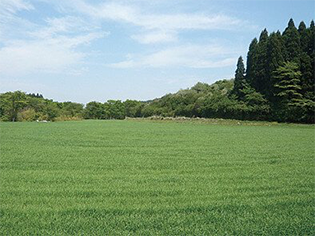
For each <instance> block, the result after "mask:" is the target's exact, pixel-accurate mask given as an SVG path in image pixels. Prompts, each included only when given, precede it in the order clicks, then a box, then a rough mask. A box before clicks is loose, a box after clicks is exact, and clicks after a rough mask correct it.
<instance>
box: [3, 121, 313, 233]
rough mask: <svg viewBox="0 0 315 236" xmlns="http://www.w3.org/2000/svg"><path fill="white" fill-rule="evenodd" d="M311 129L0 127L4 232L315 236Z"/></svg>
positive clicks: (148, 124)
mask: <svg viewBox="0 0 315 236" xmlns="http://www.w3.org/2000/svg"><path fill="white" fill-rule="evenodd" d="M314 143H315V128H314V126H308V125H271V126H268V125H265V124H262V125H258V126H249V125H233V124H231V125H215V124H202V123H196V122H181V123H178V122H153V121H128V120H127V121H77V122H55V123H0V235H34V234H41V235H79V234H81V235H127V234H131V235H184V234H185V235H215V234H218V235H226V234H228V235H231V234H234V235H315V228H314V222H315V211H314V209H315V178H314V174H315V157H314V154H315V149H314Z"/></svg>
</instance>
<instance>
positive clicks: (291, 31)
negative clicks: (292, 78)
mask: <svg viewBox="0 0 315 236" xmlns="http://www.w3.org/2000/svg"><path fill="white" fill-rule="evenodd" d="M282 36H283V40H284V45H285V52H286V55H285V60H286V61H294V62H296V63H298V62H299V55H300V53H301V45H300V36H299V32H298V30H297V28H296V27H295V25H294V21H293V19H290V21H289V23H288V27H287V28H286V29H285V30H284V32H283V34H282Z"/></svg>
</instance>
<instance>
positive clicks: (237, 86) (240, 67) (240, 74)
mask: <svg viewBox="0 0 315 236" xmlns="http://www.w3.org/2000/svg"><path fill="white" fill-rule="evenodd" d="M245 85H246V80H245V66H244V62H243V58H242V57H239V58H238V61H237V66H236V71H235V79H234V88H233V90H232V94H235V95H236V96H237V98H239V99H240V100H242V99H243V93H241V91H242V90H243V88H244V87H245Z"/></svg>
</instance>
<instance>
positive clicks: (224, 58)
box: [108, 45, 237, 68]
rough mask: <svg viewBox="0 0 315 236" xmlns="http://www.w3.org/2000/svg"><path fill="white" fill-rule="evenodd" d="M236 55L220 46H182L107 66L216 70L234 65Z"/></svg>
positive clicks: (130, 56) (130, 57) (133, 56)
mask: <svg viewBox="0 0 315 236" xmlns="http://www.w3.org/2000/svg"><path fill="white" fill-rule="evenodd" d="M236 53H237V52H235V51H233V50H227V49H226V48H225V47H223V46H220V45H182V46H177V47H171V48H167V49H164V50H161V51H158V52H154V53H151V54H147V55H129V56H128V58H127V60H125V61H122V62H118V63H113V64H110V65H108V66H110V67H114V68H136V67H154V68H160V67H189V68H217V67H226V66H231V65H234V64H235V58H236V55H237V54H236Z"/></svg>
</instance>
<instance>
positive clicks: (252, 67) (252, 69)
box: [245, 38, 258, 85]
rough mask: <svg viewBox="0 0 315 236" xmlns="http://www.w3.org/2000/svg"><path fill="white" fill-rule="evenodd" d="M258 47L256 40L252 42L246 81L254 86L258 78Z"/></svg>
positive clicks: (248, 56)
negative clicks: (255, 79) (254, 81)
mask: <svg viewBox="0 0 315 236" xmlns="http://www.w3.org/2000/svg"><path fill="white" fill-rule="evenodd" d="M257 45H258V41H257V39H256V38H254V39H253V40H252V42H251V43H250V45H249V49H248V53H247V65H246V76H245V78H246V81H247V83H248V84H250V85H253V80H254V78H256V73H257V72H256V63H257Z"/></svg>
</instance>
